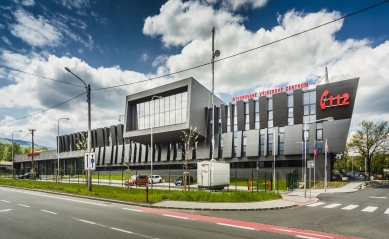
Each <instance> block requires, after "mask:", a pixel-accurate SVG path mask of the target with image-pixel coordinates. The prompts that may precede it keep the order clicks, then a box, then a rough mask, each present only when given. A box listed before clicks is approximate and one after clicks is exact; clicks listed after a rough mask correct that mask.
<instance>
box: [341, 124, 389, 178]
mask: <svg viewBox="0 0 389 239" xmlns="http://www.w3.org/2000/svg"><path fill="white" fill-rule="evenodd" d="M359 126H360V127H361V129H360V130H357V132H356V133H355V134H354V135H353V136H352V137H351V140H350V142H349V144H348V145H349V147H355V148H357V150H358V152H359V153H360V155H361V156H363V157H364V158H365V159H366V161H367V163H366V164H367V172H368V173H369V176H370V175H372V174H371V160H372V158H373V157H374V156H375V155H377V154H380V153H385V152H388V149H389V148H388V145H389V124H388V121H383V122H381V123H377V124H375V123H374V122H371V121H366V120H363V121H362V123H359Z"/></svg>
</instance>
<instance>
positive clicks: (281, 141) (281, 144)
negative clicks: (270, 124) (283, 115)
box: [278, 127, 285, 155]
mask: <svg viewBox="0 0 389 239" xmlns="http://www.w3.org/2000/svg"><path fill="white" fill-rule="evenodd" d="M278 132H279V134H278V155H284V142H285V134H284V133H285V128H284V127H280V128H279V129H278Z"/></svg>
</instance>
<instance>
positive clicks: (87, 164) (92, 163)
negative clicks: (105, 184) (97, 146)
mask: <svg viewBox="0 0 389 239" xmlns="http://www.w3.org/2000/svg"><path fill="white" fill-rule="evenodd" d="M84 168H85V169H86V170H96V159H95V153H90V152H86V153H85V155H84Z"/></svg>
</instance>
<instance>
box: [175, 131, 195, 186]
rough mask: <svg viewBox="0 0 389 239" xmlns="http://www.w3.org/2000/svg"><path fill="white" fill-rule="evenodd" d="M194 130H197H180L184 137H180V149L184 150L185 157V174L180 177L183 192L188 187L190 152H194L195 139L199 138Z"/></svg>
mask: <svg viewBox="0 0 389 239" xmlns="http://www.w3.org/2000/svg"><path fill="white" fill-rule="evenodd" d="M196 129H197V128H196V127H195V128H194V129H193V128H192V127H190V128H189V130H182V133H183V134H184V136H180V137H181V140H182V144H181V147H182V148H183V149H184V152H183V154H184V157H185V162H184V168H185V172H184V175H183V177H182V185H183V190H184V191H185V190H186V186H187V183H188V185H190V173H189V168H188V160H189V159H190V156H191V152H192V151H193V150H194V146H195V144H196V142H197V138H198V137H199V133H197V132H196ZM188 181H189V182H188ZM188 188H189V187H188Z"/></svg>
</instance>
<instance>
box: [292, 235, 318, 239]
mask: <svg viewBox="0 0 389 239" xmlns="http://www.w3.org/2000/svg"><path fill="white" fill-rule="evenodd" d="M296 237H298V238H306V239H318V237H306V236H300V235H297V236H296Z"/></svg>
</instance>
